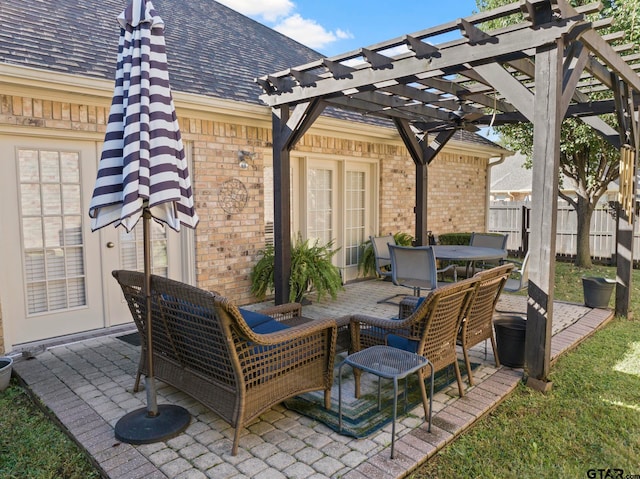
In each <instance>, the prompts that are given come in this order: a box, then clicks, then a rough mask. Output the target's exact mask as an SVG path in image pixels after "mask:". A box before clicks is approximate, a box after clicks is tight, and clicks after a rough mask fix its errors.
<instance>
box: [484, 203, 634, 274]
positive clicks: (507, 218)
mask: <svg viewBox="0 0 640 479" xmlns="http://www.w3.org/2000/svg"><path fill="white" fill-rule="evenodd" d="M530 210H531V203H530V202H528V201H492V202H491V204H490V209H489V225H488V230H489V231H491V232H495V233H508V234H509V240H508V243H507V249H508V250H509V251H513V252H524V251H526V250H527V249H528V238H529V229H530V227H529V212H530ZM557 214H558V227H557V232H556V253H557V254H558V255H560V256H569V257H571V256H575V254H576V237H577V230H578V228H577V215H576V212H575V210H574V209H573V208H572V207H571V206H569V205H567V204H566V203H564V202H559V204H558V211H557ZM637 224H638V216H636V218H635V221H634V240H633V251H634V253H633V258H634V262H637V261H638V260H640V234H639V233H638V228H637V226H636V225H637ZM590 229H591V232H590V245H591V256H592V258H594V259H599V260H605V261H614V260H615V253H616V218H615V215H613V214H611V209H610V208H609V206H608V205H607V204H602V205H598V207H597V208H596V210H595V211H594V212H593V216H592V217H591V228H590ZM523 254H524V253H523Z"/></svg>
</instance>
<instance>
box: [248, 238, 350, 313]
mask: <svg viewBox="0 0 640 479" xmlns="http://www.w3.org/2000/svg"><path fill="white" fill-rule="evenodd" d="M339 250H340V249H339V248H336V249H334V240H331V241H329V242H328V243H326V244H324V245H322V244H319V241H318V240H315V241H314V242H311V240H309V239H302V236H301V235H300V234H298V236H297V238H296V239H295V241H294V242H293V244H292V245H291V278H290V279H289V287H290V292H289V301H296V302H302V301H304V299H306V296H307V294H308V293H309V292H311V291H315V293H316V298H317V300H318V301H320V300H322V298H323V297H324V296H326V295H329V296H331V297H332V298H333V299H335V298H336V297H337V294H338V291H340V290H341V289H343V286H342V277H341V276H340V270H339V269H338V267H337V266H335V265H334V264H333V262H332V259H333V257H334V256H335V255H336V253H337V252H338V251H339ZM259 253H260V254H261V255H262V257H261V258H260V259H259V260H258V262H257V263H256V264H255V266H254V267H253V269H252V271H251V292H252V293H253V294H254V295H255V296H256V297H257V298H258V299H264V297H265V296H266V295H267V292H272V291H273V290H274V288H275V282H274V255H275V250H274V248H273V246H272V245H267V247H266V248H264V249H263V250H261V251H260V252H259Z"/></svg>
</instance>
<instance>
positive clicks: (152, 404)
mask: <svg viewBox="0 0 640 479" xmlns="http://www.w3.org/2000/svg"><path fill="white" fill-rule="evenodd" d="M150 223H151V212H150V211H149V208H147V207H146V206H145V208H144V210H142V239H143V258H144V259H143V261H144V299H145V303H146V307H147V311H146V319H145V322H146V325H147V375H146V376H145V378H144V384H145V391H146V393H147V414H148V415H149V416H157V415H158V397H157V392H156V380H155V375H154V371H153V349H152V341H153V340H152V334H151V327H152V323H151V228H150Z"/></svg>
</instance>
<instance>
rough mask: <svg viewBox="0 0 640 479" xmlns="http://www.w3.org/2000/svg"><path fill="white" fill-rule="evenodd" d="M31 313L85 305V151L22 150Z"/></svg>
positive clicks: (22, 200) (20, 161)
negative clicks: (82, 158) (82, 186)
mask: <svg viewBox="0 0 640 479" xmlns="http://www.w3.org/2000/svg"><path fill="white" fill-rule="evenodd" d="M18 177H19V178H18V184H19V192H20V193H19V194H20V217H21V226H22V241H23V262H24V269H25V273H26V274H25V282H26V284H25V288H26V292H27V294H26V296H27V311H28V313H29V314H35V313H42V312H47V311H55V310H63V309H69V308H75V307H79V306H84V305H86V290H85V288H86V281H85V263H84V241H83V236H82V230H83V228H82V211H81V205H82V196H81V189H80V155H79V153H77V152H68V151H48V150H33V149H23V150H19V151H18Z"/></svg>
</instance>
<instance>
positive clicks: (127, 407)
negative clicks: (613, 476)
mask: <svg viewBox="0 0 640 479" xmlns="http://www.w3.org/2000/svg"><path fill="white" fill-rule="evenodd" d="M394 292H398V288H397V287H394V286H393V285H392V284H390V283H386V282H382V281H362V282H356V283H352V284H349V285H347V286H346V291H344V292H342V293H340V295H339V298H338V300H337V301H326V300H325V301H323V302H322V303H319V304H315V303H314V304H312V305H309V306H305V307H304V314H305V316H309V317H316V318H319V317H339V316H343V315H345V314H350V313H355V312H358V313H364V314H370V315H374V316H378V317H392V316H394V315H397V310H398V308H397V306H394V305H390V304H377V303H376V300H377V299H378V298H384V297H387V296H390V295H391V294H393V293H394ZM256 306H260V305H256ZM499 308H500V309H504V310H509V311H520V312H524V311H526V297H524V296H513V295H511V296H508V295H503V298H501V302H500V305H499ZM612 317H613V314H612V313H611V312H610V311H608V310H598V309H590V308H586V307H584V306H582V305H576V304H569V303H562V302H556V303H555V304H554V324H553V339H552V345H551V347H552V357H554V358H555V357H557V356H558V355H559V354H562V353H563V352H565V351H566V350H568V349H570V348H572V347H574V346H575V345H576V344H578V343H579V342H580V341H581V340H582V339H584V338H585V337H586V336H588V335H590V334H591V333H592V332H593V331H595V330H596V329H597V328H599V327H600V326H602V325H603V324H604V323H606V322H607V321H608V320H609V319H611V318H612ZM118 334H122V331H119V332H118ZM115 336H116V334H112V335H107V336H100V337H94V338H89V339H84V340H80V341H76V342H72V343H67V344H60V345H56V346H51V347H48V348H46V349H45V350H44V351H43V352H41V353H40V354H37V355H36V356H35V358H33V359H30V360H19V361H17V362H16V363H15V371H16V373H17V374H18V375H19V376H20V377H21V378H22V379H23V380H24V382H25V383H26V384H27V386H28V387H29V388H30V389H31V390H32V391H33V393H34V394H35V395H36V396H37V397H38V398H39V399H40V400H41V401H42V403H43V404H45V405H46V406H47V408H49V410H50V411H51V412H52V414H54V415H55V416H57V418H58V419H59V420H60V422H61V423H62V424H63V426H64V427H65V428H66V429H67V430H68V431H69V433H70V435H71V436H72V437H73V438H74V439H75V440H76V441H77V442H78V443H79V444H80V445H81V446H82V447H83V448H84V449H86V451H87V452H88V453H89V454H90V455H91V457H92V458H93V459H94V461H95V463H96V464H97V465H98V466H99V467H100V468H101V469H102V470H103V472H104V474H105V476H107V477H109V478H113V479H136V478H171V479H174V478H175V479H199V478H211V479H213V478H215V479H220V478H234V479H241V478H260V479H270V478H274V479H277V478H292V479H295V478H300V479H303V478H304V479H319V478H333V477H336V478H338V477H342V478H345V479H365V478H367V479H371V478H374V477H375V478H380V479H391V478H401V477H404V476H406V475H407V474H408V473H409V472H410V471H412V470H414V469H415V468H416V467H418V466H419V465H420V464H421V463H422V462H424V461H425V460H427V459H428V458H429V457H430V456H431V455H433V454H434V453H435V452H436V451H437V450H438V449H440V448H441V447H443V446H444V444H446V443H447V442H449V441H451V439H453V438H454V437H455V436H457V435H458V434H460V433H461V432H463V431H464V430H465V429H467V428H468V427H470V426H471V425H472V424H473V423H474V422H475V421H476V420H477V419H478V418H480V417H482V416H484V415H485V414H487V413H488V412H489V411H491V410H492V409H493V408H494V407H495V406H496V405H498V404H499V403H500V402H501V401H502V400H503V399H504V398H505V397H506V396H507V395H508V394H509V393H510V392H511V391H512V390H513V389H514V388H515V387H516V385H517V383H518V382H519V381H520V380H521V379H522V370H517V369H511V368H507V367H502V368H496V367H495V364H494V360H493V355H492V352H491V347H489V348H488V354H487V356H486V359H485V353H484V347H483V345H482V344H481V345H478V346H477V347H476V348H475V349H474V350H473V351H472V360H473V361H475V362H479V363H481V365H480V367H479V368H478V369H477V371H474V379H475V385H474V386H473V387H471V388H469V386H468V384H467V383H465V387H466V390H467V393H466V395H465V396H464V397H463V398H459V397H458V396H457V387H455V383H454V384H453V385H451V386H448V387H446V388H445V389H443V390H441V391H440V392H438V393H436V394H435V395H434V403H433V407H434V410H433V427H432V430H431V432H427V429H426V425H425V424H423V416H424V411H423V410H422V406H421V405H419V406H418V407H416V408H415V409H414V410H413V411H411V412H410V413H409V414H407V415H404V416H401V417H399V418H398V422H397V429H396V431H397V435H398V436H397V437H398V438H397V440H396V445H395V449H396V458H395V459H390V457H389V446H390V444H391V425H388V426H386V427H384V428H383V429H382V430H381V431H379V432H377V433H373V434H372V435H371V436H369V437H367V438H364V439H353V438H350V437H346V436H342V435H340V434H338V433H336V432H334V431H332V430H331V429H329V428H328V427H327V426H325V425H324V424H321V423H318V422H316V421H314V420H312V419H309V418H307V417H305V416H301V415H300V414H298V413H295V412H293V411H290V410H288V409H286V408H285V407H284V406H282V405H279V406H276V407H274V408H272V409H271V410H269V411H268V412H266V413H265V414H263V415H262V416H261V417H260V418H259V419H258V420H256V421H254V422H253V423H252V424H250V425H249V427H248V428H246V429H245V431H244V432H243V434H242V436H241V440H240V450H239V452H238V455H237V456H231V454H230V451H231V443H232V437H233V429H232V428H231V427H230V426H229V425H228V424H227V423H225V422H224V421H223V420H221V419H220V418H219V417H218V416H217V415H216V414H214V413H213V412H211V411H209V410H208V409H207V408H205V407H204V406H202V405H201V404H200V403H198V402H197V401H195V400H194V399H192V398H190V397H189V396H187V395H185V394H183V393H181V392H180V391H177V390H176V389H174V388H173V387H170V386H166V385H164V384H163V383H162V382H158V402H159V403H161V404H162V403H171V404H179V405H181V406H183V407H185V408H186V409H188V410H189V412H190V413H191V415H192V422H191V425H190V426H189V427H188V429H187V430H186V432H185V433H184V434H181V435H180V436H178V437H176V438H173V439H171V440H169V441H167V442H160V443H155V444H149V445H142V446H132V445H129V444H124V443H119V442H118V441H117V440H116V439H115V438H114V432H113V426H114V425H115V423H116V422H117V421H118V419H120V418H121V417H122V416H123V415H124V414H126V413H127V412H129V411H132V410H134V409H137V408H140V407H144V406H145V404H146V396H145V393H144V391H141V392H139V393H136V394H134V393H132V388H133V383H134V378H135V371H136V367H137V363H138V357H139V348H138V347H135V346H131V345H129V344H127V343H125V342H123V341H120V340H118V339H116V337H115ZM463 379H464V380H465V381H466V377H463ZM334 389H336V390H335V391H333V394H334V395H335V396H336V397H337V388H334ZM344 394H348V392H346V391H345V392H344Z"/></svg>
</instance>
